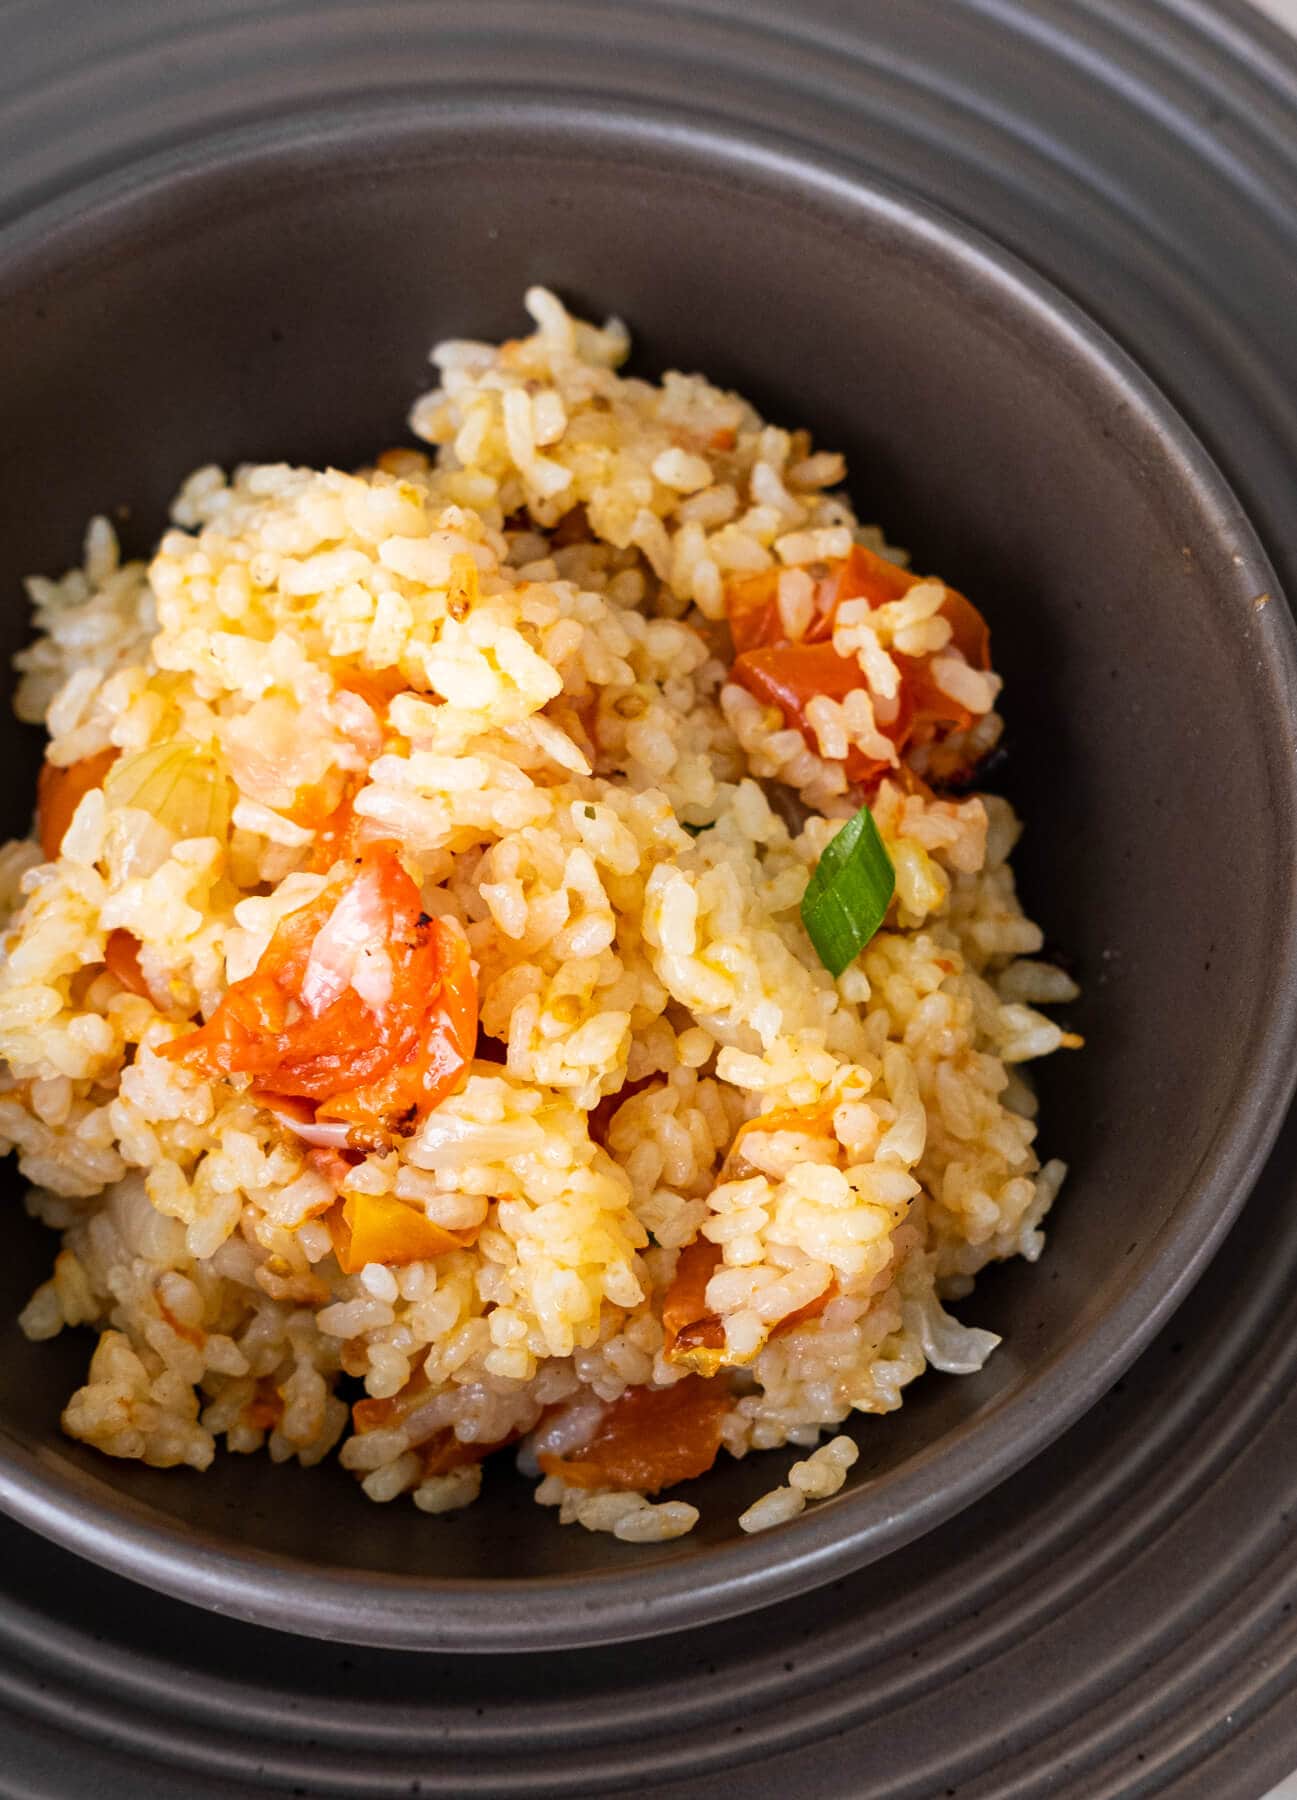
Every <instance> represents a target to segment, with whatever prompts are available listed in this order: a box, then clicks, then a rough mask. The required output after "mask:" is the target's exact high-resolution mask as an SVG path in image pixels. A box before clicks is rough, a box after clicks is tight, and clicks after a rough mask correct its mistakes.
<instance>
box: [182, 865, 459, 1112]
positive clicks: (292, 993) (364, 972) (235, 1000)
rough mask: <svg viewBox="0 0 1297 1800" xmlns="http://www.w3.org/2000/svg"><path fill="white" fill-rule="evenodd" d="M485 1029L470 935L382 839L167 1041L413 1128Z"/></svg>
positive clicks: (201, 1060) (321, 1101)
mask: <svg viewBox="0 0 1297 1800" xmlns="http://www.w3.org/2000/svg"><path fill="white" fill-rule="evenodd" d="M358 984H359V985H358ZM362 990H363V991H362ZM476 1039H477V984H476V981H475V980H474V976H473V968H472V962H471V959H470V956H469V950H468V942H467V940H466V939H465V937H464V935H463V933H462V931H461V930H460V929H459V927H458V926H457V925H456V924H455V923H454V922H453V921H451V920H449V919H432V918H429V917H428V915H427V914H426V913H424V912H423V910H422V908H421V905H420V900H419V889H418V887H417V886H416V884H415V882H414V881H413V880H412V879H411V878H410V876H409V875H407V874H406V872H405V870H404V868H403V867H402V865H401V861H400V858H399V856H398V855H397V852H396V848H395V846H394V845H392V844H388V843H377V844H368V845H365V846H364V847H363V849H362V850H361V851H360V853H359V855H358V856H357V857H356V858H355V859H354V861H352V862H351V863H349V864H347V865H346V867H344V868H343V869H341V870H340V871H339V873H338V874H337V875H336V876H335V877H334V879H333V880H332V881H330V882H329V883H328V884H327V886H326V887H325V888H324V890H323V891H322V892H321V893H320V894H319V895H317V897H316V898H315V899H314V900H313V901H311V902H310V903H309V904H308V905H306V906H303V907H301V908H299V910H298V911H296V912H293V913H289V914H288V916H287V917H286V918H285V919H283V920H282V921H281V923H280V925H279V927H278V929H277V930H276V932H275V935H274V937H273V938H272V939H271V941H270V943H269V945H268V946H267V949H266V951H265V953H264V955H263V956H262V958H261V960H260V962H259V963H258V964H257V966H256V968H255V969H254V970H253V972H252V974H251V975H247V976H244V977H243V979H242V980H240V981H236V982H234V983H233V984H232V985H231V986H230V987H229V989H228V990H227V991H226V993H225V995H224V997H223V998H222V1000H221V1001H220V1003H219V1005H218V1006H217V1007H216V1009H215V1011H214V1012H213V1013H212V1016H211V1018H210V1019H208V1021H207V1023H206V1024H205V1025H202V1026H199V1027H198V1028H197V1029H196V1030H194V1031H191V1032H189V1033H187V1034H186V1035H185V1036H184V1037H180V1038H176V1039H175V1040H174V1041H173V1042H171V1043H169V1044H165V1045H163V1046H162V1047H161V1054H162V1055H164V1056H167V1057H170V1058H171V1059H172V1060H173V1061H176V1062H180V1063H184V1064H185V1065H186V1066H188V1067H189V1068H192V1069H195V1070H197V1071H198V1072H199V1073H201V1074H204V1075H206V1076H208V1077H209V1078H213V1077H216V1076H220V1075H236V1074H249V1075H253V1076H255V1077H256V1082H257V1086H258V1088H259V1089H260V1090H262V1091H263V1092H264V1093H266V1094H269V1095H282V1096H287V1097H290V1098H296V1099H302V1100H311V1101H315V1102H317V1105H318V1108H319V1110H318V1111H317V1114H316V1116H317V1117H327V1118H333V1119H342V1120H345V1121H347V1122H349V1123H351V1124H352V1125H354V1126H356V1127H364V1128H365V1129H367V1130H369V1131H371V1132H372V1131H374V1130H379V1131H383V1132H402V1131H409V1130H412V1129H413V1127H414V1125H415V1123H416V1122H417V1121H418V1119H420V1118H422V1117H423V1116H424V1114H426V1113H427V1112H428V1111H430V1110H431V1108H432V1107H433V1106H435V1105H436V1104H437V1102H438V1101H439V1100H440V1099H442V1098H443V1097H444V1096H445V1095H446V1094H448V1093H449V1092H451V1090H452V1089H453V1088H455V1087H457V1086H458V1085H459V1083H460V1082H461V1081H462V1080H463V1078H464V1076H465V1075H466V1073H467V1070H468V1065H469V1063H470V1061H471V1060H472V1056H473V1051H474V1047H475V1044H476Z"/></svg>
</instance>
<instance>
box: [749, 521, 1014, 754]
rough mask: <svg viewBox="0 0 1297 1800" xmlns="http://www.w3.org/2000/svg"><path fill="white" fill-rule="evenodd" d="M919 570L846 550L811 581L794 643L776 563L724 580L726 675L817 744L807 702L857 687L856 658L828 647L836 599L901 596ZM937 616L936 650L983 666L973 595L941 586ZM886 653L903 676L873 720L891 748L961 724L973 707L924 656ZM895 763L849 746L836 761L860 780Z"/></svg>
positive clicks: (982, 634) (987, 654)
mask: <svg viewBox="0 0 1297 1800" xmlns="http://www.w3.org/2000/svg"><path fill="white" fill-rule="evenodd" d="M922 579H923V577H921V576H918V575H912V574H911V573H910V572H909V570H908V569H901V568H898V567H897V565H896V564H895V563H892V562H889V561H888V560H887V558H886V557H883V556H876V555H875V554H874V552H873V551H872V550H866V549H865V548H864V546H863V545H861V544H856V545H854V546H853V548H852V550H851V552H850V554H849V555H848V556H845V557H841V558H838V559H837V560H835V561H834V562H831V563H829V564H827V565H826V566H825V573H824V574H823V576H821V578H820V580H819V581H818V582H817V584H816V589H815V597H814V606H813V612H812V616H811V622H810V624H809V625H808V627H807V629H806V631H805V633H804V635H803V636H802V638H801V639H799V640H798V641H796V642H794V641H792V640H791V639H790V638H789V637H788V634H787V632H786V631H785V629H784V623H783V618H782V615H781V613H780V610H779V599H778V594H779V573H778V571H777V570H773V569H771V570H765V571H763V572H762V573H761V574H759V575H749V576H744V577H742V578H740V579H739V580H736V581H732V582H730V584H729V585H728V587H727V588H726V592H725V608H726V613H727V614H728V617H729V622H730V634H731V636H732V638H733V640H734V650H735V658H734V666H733V668H732V669H731V671H730V679H731V680H732V681H736V682H738V684H739V685H740V686H741V687H745V688H747V690H748V692H749V693H751V694H753V695H755V696H756V698H757V699H758V700H762V701H764V702H765V704H766V705H768V706H774V707H776V708H778V710H779V711H780V712H781V713H782V714H783V716H784V722H785V724H786V725H788V726H790V727H792V728H793V729H795V730H797V731H799V732H800V733H801V734H802V736H803V738H804V739H805V740H806V743H807V746H808V748H810V749H811V750H815V751H816V752H817V753H818V747H819V746H818V739H817V738H816V735H815V732H814V730H813V728H812V727H811V725H810V723H809V722H808V720H807V716H806V709H807V707H808V705H809V704H810V702H811V701H812V700H813V699H815V698H816V697H817V695H824V696H826V697H827V698H829V699H831V700H842V699H843V698H844V697H845V696H846V695H847V694H849V693H850V692H851V691H852V689H853V688H858V687H862V686H864V676H863V674H862V673H861V670H860V667H859V664H858V663H857V662H856V659H855V658H854V657H850V656H840V655H839V654H838V652H837V651H836V650H835V649H834V648H833V641H832V640H833V624H834V620H835V619H836V617H837V612H838V608H839V607H840V606H841V605H842V604H843V603H844V602H845V601H847V600H857V599H863V600H867V601H868V602H869V604H870V606H871V607H878V606H884V605H886V604H887V603H888V602H889V601H892V600H899V599H900V598H901V596H902V595H904V594H907V593H908V592H909V590H910V589H911V588H912V587H913V586H914V585H915V584H916V582H918V581H920V580H922ZM939 616H940V617H941V618H943V619H945V620H946V622H947V623H948V624H949V626H950V629H951V637H950V643H949V645H948V646H947V647H946V650H945V651H944V652H943V654H949V651H950V650H951V649H954V650H958V651H959V652H960V653H961V654H962V656H963V657H964V660H965V661H966V662H967V663H968V664H969V666H970V667H971V668H974V669H977V670H979V671H981V672H985V671H986V670H988V669H989V668H990V666H991V638H990V632H989V631H988V629H987V625H986V621H985V620H984V619H983V617H982V615H981V614H980V613H979V612H978V610H977V608H976V607H975V606H974V605H973V604H972V602H971V601H969V600H968V599H966V598H965V596H964V595H963V594H961V593H959V592H958V591H957V590H956V589H955V588H949V587H948V588H947V589H946V597H945V599H944V600H943V602H942V604H941V607H940V612H939ZM892 660H893V661H894V662H895V664H896V667H897V669H898V671H899V673H900V678H901V680H900V692H899V695H898V704H897V709H896V715H895V717H894V718H893V719H891V720H890V721H883V720H880V721H879V726H878V729H879V731H880V732H881V733H882V735H883V736H884V737H886V738H888V739H889V740H890V742H891V743H892V744H893V745H894V746H895V749H896V753H897V755H898V756H900V755H902V754H903V753H904V752H905V751H906V750H907V749H909V748H912V747H914V748H917V747H919V746H922V745H927V744H930V743H933V742H934V741H935V740H937V739H938V738H941V737H944V736H947V735H949V733H950V732H952V731H966V730H967V729H968V727H969V726H970V725H971V724H972V723H973V721H974V719H975V717H976V715H975V714H974V713H971V712H970V711H969V710H968V709H967V708H966V707H964V706H961V705H960V703H959V702H958V701H957V700H954V699H952V698H951V696H950V695H949V694H947V693H946V692H945V690H944V689H943V688H942V687H940V686H939V685H938V683H937V681H936V678H935V677H934V675H933V672H932V656H931V655H927V656H906V655H903V654H901V653H900V652H899V651H894V652H893V653H892ZM894 766H895V765H893V764H891V763H889V762H886V761H884V760H883V759H881V758H878V757H867V756H866V755H865V754H864V753H863V752H862V751H861V750H859V749H857V748H855V747H853V748H852V749H851V750H850V752H849V753H848V755H847V757H846V759H845V761H844V763H843V767H844V769H845V771H846V774H847V776H848V778H849V779H850V780H851V781H853V782H858V783H862V784H864V783H868V782H871V781H875V780H877V779H878V778H879V777H880V776H881V775H883V774H884V773H885V772H886V771H887V770H888V769H890V768H892V767H894ZM943 773H944V774H945V775H946V778H947V779H954V778H956V777H957V776H959V775H960V774H963V773H966V771H963V770H961V769H958V768H952V769H951V770H949V771H943Z"/></svg>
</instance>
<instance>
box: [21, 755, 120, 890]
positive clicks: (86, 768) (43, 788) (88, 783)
mask: <svg viewBox="0 0 1297 1800" xmlns="http://www.w3.org/2000/svg"><path fill="white" fill-rule="evenodd" d="M117 757H118V752H117V751H116V750H113V749H108V750H100V751H99V752H98V753H97V754H96V755H94V756H83V757H82V758H81V760H80V762H74V763H69V764H68V766H67V768H66V769H61V768H59V767H57V765H56V764H54V763H51V762H47V763H42V764H41V772H40V776H39V778H38V780H37V783H36V835H37V837H39V839H40V845H41V849H42V851H43V852H44V853H45V859H46V861H47V862H53V861H54V858H55V857H56V856H57V855H58V853H59V851H60V850H61V848H62V847H63V837H64V833H65V832H66V831H67V828H68V826H69V825H70V824H71V823H72V815H73V813H74V812H75V811H76V810H77V807H78V806H79V805H80V804H81V800H82V797H83V796H84V795H86V794H88V793H89V792H90V790H91V788H97V787H102V786H103V785H104V777H105V775H107V773H108V771H109V769H111V768H112V766H113V764H114V763H115V762H116V761H117Z"/></svg>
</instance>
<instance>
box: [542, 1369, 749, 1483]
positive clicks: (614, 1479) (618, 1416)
mask: <svg viewBox="0 0 1297 1800" xmlns="http://www.w3.org/2000/svg"><path fill="white" fill-rule="evenodd" d="M731 1399H732V1396H731V1395H730V1392H729V1389H728V1388H727V1387H726V1386H725V1385H724V1384H722V1383H721V1382H717V1381H705V1380H704V1379H703V1378H702V1377H701V1376H699V1375H686V1376H685V1378H684V1380H683V1381H678V1382H677V1383H676V1384H675V1386H674V1387H669V1388H652V1387H633V1388H627V1389H626V1392H625V1393H624V1394H623V1395H622V1396H621V1398H620V1399H619V1400H614V1401H613V1402H612V1404H611V1406H609V1407H608V1409H607V1410H606V1411H605V1413H604V1415H603V1418H602V1419H601V1420H600V1423H599V1427H598V1429H597V1430H596V1432H595V1434H594V1436H593V1437H592V1438H591V1439H590V1442H589V1443H588V1444H587V1445H586V1446H585V1448H584V1449H583V1450H582V1451H581V1452H580V1453H579V1455H578V1456H576V1457H573V1458H570V1459H569V1458H566V1457H561V1456H554V1455H552V1454H551V1453H549V1452H548V1451H544V1452H542V1453H541V1455H540V1456H539V1458H538V1459H537V1460H538V1461H539V1463H540V1466H541V1468H542V1469H543V1470H544V1471H545V1473H546V1474H547V1475H559V1476H561V1477H562V1479H563V1480H564V1481H566V1482H567V1483H569V1485H570V1486H572V1487H582V1488H616V1489H621V1490H623V1491H628V1490H630V1489H636V1490H638V1491H639V1492H641V1493H646V1494H654V1493H656V1492H657V1491H658V1489H659V1488H665V1487H673V1486H674V1485H675V1483H676V1482H677V1481H691V1480H692V1479H693V1477H694V1476H695V1475H703V1474H705V1473H706V1472H707V1470H708V1469H710V1468H711V1466H712V1464H713V1463H714V1462H715V1461H716V1452H717V1451H718V1450H719V1449H720V1447H721V1424H722V1422H723V1420H724V1418H725V1415H726V1413H727V1412H728V1411H729V1409H730V1404H731Z"/></svg>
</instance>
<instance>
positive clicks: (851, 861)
mask: <svg viewBox="0 0 1297 1800" xmlns="http://www.w3.org/2000/svg"><path fill="white" fill-rule="evenodd" d="M895 891H896V870H895V869H894V868H893V867H892V859H891V857H890V856H889V855H888V854H887V850H886V848H885V846H884V844H883V840H882V838H881V837H879V835H878V827H877V825H875V824H874V815H873V814H872V813H871V812H870V810H869V808H868V807H867V806H862V807H861V809H860V811H859V812H858V813H857V814H856V816H855V818H854V819H848V821H847V823H846V824H845V825H844V826H843V827H842V829H841V831H839V832H838V834H837V836H836V837H833V838H830V840H829V842H828V843H827V844H826V845H825V846H824V854H823V855H822V856H821V857H820V860H819V862H818V863H817V865H816V868H815V873H814V874H813V875H812V876H811V878H810V880H809V881H808V882H807V884H806V892H805V893H804V894H803V895H802V924H803V925H804V926H805V927H806V931H807V935H808V936H809V938H810V940H811V942H812V943H813V944H814V946H815V949H816V952H817V954H818V955H819V959H820V961H821V962H822V963H823V964H824V966H825V968H826V969H827V970H828V971H829V973H830V974H831V975H834V976H837V975H841V973H842V971H843V970H844V969H845V968H846V966H847V964H848V963H850V962H852V961H854V959H855V958H856V957H857V956H859V954H860V952H861V951H862V950H863V949H864V947H865V945H866V944H867V943H868V942H869V940H870V938H871V937H873V935H874V933H875V932H876V931H877V930H878V927H879V926H880V925H881V924H882V922H883V920H884V918H885V917H886V916H887V908H888V906H889V905H890V904H891V899H892V895H893V894H894V893H895Z"/></svg>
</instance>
